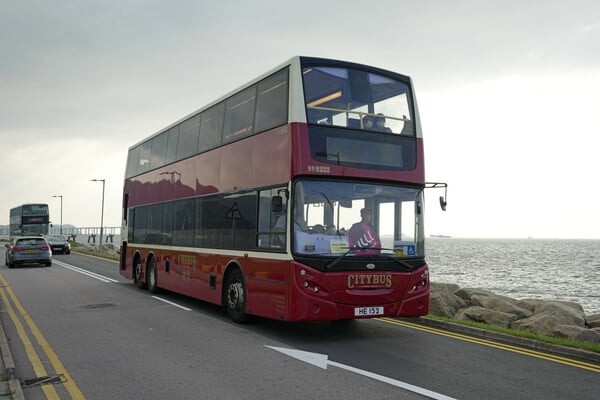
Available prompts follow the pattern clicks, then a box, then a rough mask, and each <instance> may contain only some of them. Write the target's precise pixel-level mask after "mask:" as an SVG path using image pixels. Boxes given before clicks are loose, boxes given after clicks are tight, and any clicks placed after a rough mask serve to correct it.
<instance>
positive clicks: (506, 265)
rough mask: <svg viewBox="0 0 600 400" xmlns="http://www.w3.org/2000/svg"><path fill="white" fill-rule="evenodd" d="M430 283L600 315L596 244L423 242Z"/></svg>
mask: <svg viewBox="0 0 600 400" xmlns="http://www.w3.org/2000/svg"><path fill="white" fill-rule="evenodd" d="M425 251H426V259H427V262H428V264H429V266H430V273H431V281H432V282H439V283H455V284H457V285H459V286H460V287H461V288H466V287H473V288H482V289H487V290H490V291H492V292H494V293H496V294H501V295H505V296H508V297H511V298H516V299H522V298H535V299H546V300H564V301H574V302H577V303H579V304H581V305H582V306H583V309H584V311H585V313H586V315H591V314H597V313H600V240H562V239H458V238H427V239H426V241H425Z"/></svg>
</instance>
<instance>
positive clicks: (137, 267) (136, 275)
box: [133, 256, 146, 289]
mask: <svg viewBox="0 0 600 400" xmlns="http://www.w3.org/2000/svg"><path fill="white" fill-rule="evenodd" d="M133 283H134V284H135V286H137V287H138V288H140V289H145V288H146V283H145V282H144V280H143V279H142V260H141V258H140V257H139V256H136V257H135V258H134V259H133Z"/></svg>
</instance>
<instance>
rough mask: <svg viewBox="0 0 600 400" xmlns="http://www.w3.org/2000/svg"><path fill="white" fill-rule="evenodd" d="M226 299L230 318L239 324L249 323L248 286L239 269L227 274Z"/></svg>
mask: <svg viewBox="0 0 600 400" xmlns="http://www.w3.org/2000/svg"><path fill="white" fill-rule="evenodd" d="M224 297H225V299H224V300H225V308H226V309H227V314H229V317H230V318H231V319H232V320H233V321H234V322H237V323H239V324H243V323H245V322H248V320H249V319H250V317H249V316H248V314H246V285H245V284H244V275H243V274H242V271H240V269H239V268H235V269H234V270H233V271H231V272H230V273H229V274H227V280H226V282H225V293H224Z"/></svg>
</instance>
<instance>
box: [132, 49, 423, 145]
mask: <svg viewBox="0 0 600 400" xmlns="http://www.w3.org/2000/svg"><path fill="white" fill-rule="evenodd" d="M305 63H308V64H311V65H319V64H323V65H327V66H335V65H336V64H339V66H340V67H342V66H344V67H353V68H355V69H368V70H369V71H372V72H376V73H380V74H384V75H390V74H392V75H396V76H397V77H399V78H401V79H403V80H407V81H411V78H410V77H409V76H407V75H403V74H399V73H397V72H393V71H390V70H386V69H382V68H378V67H373V66H369V65H365V64H358V63H354V62H350V61H343V60H335V59H328V58H322V57H308V56H294V57H291V58H289V59H288V60H286V61H284V62H282V63H281V64H279V65H277V66H275V67H273V68H271V69H269V70H268V71H266V72H264V73H263V74H261V75H259V76H257V77H255V78H254V79H252V80H250V81H248V82H246V83H244V84H243V85H241V86H238V87H237V88H235V89H233V90H231V91H229V92H228V93H226V94H225V95H223V96H221V97H219V98H217V99H216V100H213V101H211V102H210V103H207V104H206V105H204V106H202V107H200V108H198V109H196V110H195V111H192V112H191V113H189V114H187V115H185V116H184V117H182V118H180V119H178V120H177V121H175V122H173V123H171V124H169V125H168V126H166V127H164V128H162V129H160V130H158V131H157V132H155V133H153V134H152V135H150V136H146V137H144V138H143V139H142V140H140V141H139V142H137V143H135V144H134V145H132V146H130V147H129V150H131V149H133V148H135V147H136V146H139V145H141V144H142V143H144V142H147V141H148V140H150V139H152V138H153V137H155V136H158V135H160V134H161V133H163V132H166V131H168V130H169V129H171V128H173V127H174V126H176V125H178V124H180V123H182V122H183V121H185V120H187V119H189V118H191V117H193V116H194V115H197V114H199V113H200V112H202V111H204V110H206V109H209V108H210V107H212V106H214V105H215V104H218V103H220V102H222V101H224V100H226V99H227V98H229V97H231V96H233V95H234V94H236V93H238V92H240V91H242V90H243V89H245V88H247V87H250V86H252V85H254V84H256V83H257V82H259V81H261V80H263V79H264V78H266V77H268V76H270V75H271V74H273V73H275V72H277V71H279V70H281V69H283V68H285V67H287V66H290V65H293V66H296V67H297V68H298V70H300V65H301V64H305ZM411 83H412V82H411Z"/></svg>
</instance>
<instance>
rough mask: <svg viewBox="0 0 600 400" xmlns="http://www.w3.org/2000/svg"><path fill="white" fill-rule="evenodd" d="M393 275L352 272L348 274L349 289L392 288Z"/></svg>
mask: <svg viewBox="0 0 600 400" xmlns="http://www.w3.org/2000/svg"><path fill="white" fill-rule="evenodd" d="M390 287H392V275H389V274H352V275H348V289H355V288H390Z"/></svg>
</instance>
